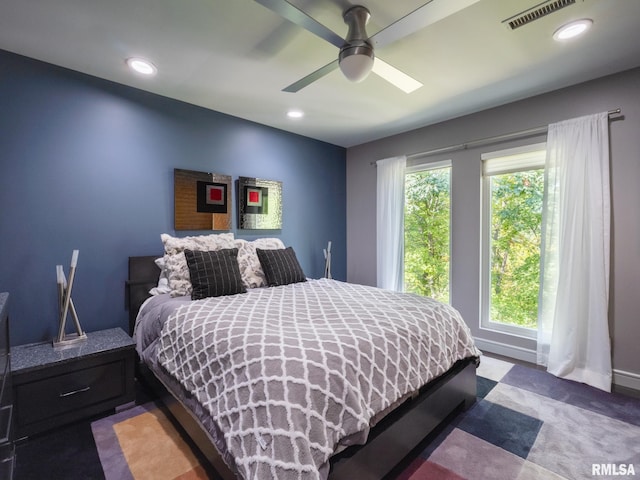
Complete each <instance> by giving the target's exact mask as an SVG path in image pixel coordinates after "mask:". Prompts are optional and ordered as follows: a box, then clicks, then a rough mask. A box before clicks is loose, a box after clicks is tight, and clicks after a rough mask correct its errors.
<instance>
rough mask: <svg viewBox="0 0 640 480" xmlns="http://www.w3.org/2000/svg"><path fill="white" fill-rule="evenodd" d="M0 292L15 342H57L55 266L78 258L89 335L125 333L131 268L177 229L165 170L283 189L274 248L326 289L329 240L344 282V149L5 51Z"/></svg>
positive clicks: (0, 112)
mask: <svg viewBox="0 0 640 480" xmlns="http://www.w3.org/2000/svg"><path fill="white" fill-rule="evenodd" d="M0 99H1V106H0V255H1V256H2V259H1V261H0V291H7V292H9V293H10V305H9V312H10V319H11V324H10V327H11V343H12V344H13V345H18V344H23V343H30V342H36V341H44V340H50V339H52V338H53V337H54V336H55V334H56V331H57V325H58V319H57V313H56V312H57V298H56V273H55V266H56V265H58V264H62V265H64V268H65V272H68V269H69V263H70V260H71V252H72V250H73V249H79V250H80V255H79V260H78V269H77V273H76V283H75V285H74V288H73V300H74V302H75V305H76V309H77V311H78V316H79V318H80V322H81V324H82V327H83V328H84V329H85V330H86V331H94V330H100V329H104V328H110V327H116V326H119V327H122V328H123V329H125V330H126V329H127V312H126V311H125V307H124V302H125V300H124V282H125V280H126V276H127V258H128V257H129V256H133V255H154V254H156V253H157V254H160V253H161V252H162V244H161V242H160V234H161V233H163V232H166V233H170V234H172V235H177V236H183V235H197V234H203V233H211V232H203V231H198V232H175V231H174V228H173V170H174V168H183V169H188V170H196V171H202V172H215V173H220V174H226V175H231V176H232V177H233V179H234V181H235V179H237V177H238V176H248V177H258V178H265V179H271V180H280V181H282V182H283V227H282V230H277V231H268V232H264V233H263V232H258V231H247V230H245V231H238V230H237V229H236V225H237V219H236V207H235V191H234V199H233V203H234V207H233V213H234V215H233V222H234V223H233V225H234V233H235V234H236V237H237V238H246V239H252V238H257V237H260V236H277V237H279V238H281V239H282V241H283V242H284V243H285V244H286V245H291V246H293V247H294V249H295V251H296V253H297V255H298V258H299V260H300V263H301V265H302V267H303V269H304V271H305V273H306V274H307V275H308V276H310V277H320V276H322V273H323V267H324V259H323V255H322V249H323V247H325V246H326V244H327V241H329V240H331V241H332V242H333V244H332V253H333V263H332V273H333V276H334V277H335V278H337V279H340V280H345V279H346V165H345V150H344V149H343V148H341V147H338V146H335V145H330V144H327V143H323V142H320V141H316V140H312V139H309V138H306V137H302V136H298V135H294V134H291V133H287V132H284V131H281V130H277V129H273V128H270V127H266V126H263V125H259V124H256V123H252V122H249V121H246V120H242V119H239V118H236V117H231V116H228V115H224V114H222V113H218V112H214V111H211V110H207V109H204V108H200V107H196V106H193V105H190V104H186V103H183V102H179V101H175V100H171V99H168V98H165V97H162V96H158V95H154V94H150V93H147V92H144V91H141V90H137V89H134V88H130V87H126V86H123V85H119V84H115V83H112V82H108V81H104V80H101V79H97V78H94V77H91V76H87V75H83V74H80V73H77V72H73V71H70V70H67V69H63V68H60V67H56V66H52V65H49V64H45V63H42V62H39V61H36V60H32V59H29V58H26V57H22V56H18V55H15V54H12V53H9V52H4V51H0Z"/></svg>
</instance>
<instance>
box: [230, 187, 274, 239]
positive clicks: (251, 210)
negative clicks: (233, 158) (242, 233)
mask: <svg viewBox="0 0 640 480" xmlns="http://www.w3.org/2000/svg"><path fill="white" fill-rule="evenodd" d="M236 198H237V199H238V228H239V229H241V230H279V229H281V228H282V182H279V181H276V180H264V179H261V178H253V177H239V178H238V180H237V181H236Z"/></svg>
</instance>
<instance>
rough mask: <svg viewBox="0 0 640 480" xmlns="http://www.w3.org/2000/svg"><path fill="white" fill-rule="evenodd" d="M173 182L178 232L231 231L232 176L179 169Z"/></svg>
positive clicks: (174, 174)
mask: <svg viewBox="0 0 640 480" xmlns="http://www.w3.org/2000/svg"><path fill="white" fill-rule="evenodd" d="M173 178H174V224H175V229H176V230H231V205H232V203H231V176H229V175H221V174H217V173H206V172H195V171H192V170H182V169H179V168H176V169H174V171H173Z"/></svg>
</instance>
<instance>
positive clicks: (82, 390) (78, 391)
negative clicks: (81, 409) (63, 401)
mask: <svg viewBox="0 0 640 480" xmlns="http://www.w3.org/2000/svg"><path fill="white" fill-rule="evenodd" d="M89 390H91V387H84V388H79V389H78V390H73V391H71V392H66V393H61V394H60V395H59V397H60V398H63V397H70V396H71V395H76V394H78V393H82V392H88V391H89Z"/></svg>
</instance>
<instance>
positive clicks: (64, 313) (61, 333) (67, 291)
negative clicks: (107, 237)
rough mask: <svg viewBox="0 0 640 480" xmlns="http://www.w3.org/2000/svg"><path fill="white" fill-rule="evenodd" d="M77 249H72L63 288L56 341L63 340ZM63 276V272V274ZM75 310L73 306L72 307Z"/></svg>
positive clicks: (76, 260) (76, 261)
mask: <svg viewBox="0 0 640 480" xmlns="http://www.w3.org/2000/svg"><path fill="white" fill-rule="evenodd" d="M78 253H79V252H78V250H74V251H73V254H72V255H71V267H70V268H69V284H68V286H67V288H66V289H65V295H64V306H63V307H62V318H60V330H58V342H62V340H64V330H65V324H66V323H67V313H68V312H69V304H70V303H71V289H72V288H73V280H74V278H75V275H76V265H77V264H78ZM63 278H64V274H63ZM73 310H74V311H75V308H74V309H73Z"/></svg>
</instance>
